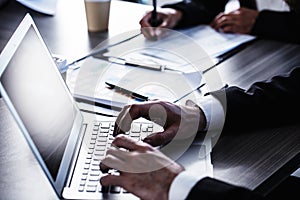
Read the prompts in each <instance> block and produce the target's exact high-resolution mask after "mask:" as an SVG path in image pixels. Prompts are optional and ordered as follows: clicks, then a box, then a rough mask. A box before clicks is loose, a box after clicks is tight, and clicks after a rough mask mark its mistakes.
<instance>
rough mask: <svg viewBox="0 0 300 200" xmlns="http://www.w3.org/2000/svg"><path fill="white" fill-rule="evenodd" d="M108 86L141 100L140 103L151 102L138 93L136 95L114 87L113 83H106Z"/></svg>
mask: <svg viewBox="0 0 300 200" xmlns="http://www.w3.org/2000/svg"><path fill="white" fill-rule="evenodd" d="M105 84H106V85H108V86H109V87H110V88H111V89H115V90H118V91H120V92H123V93H125V94H128V95H130V96H131V97H133V98H135V99H137V100H140V101H149V98H148V97H146V96H143V95H141V94H138V93H135V92H132V91H130V90H127V89H125V88H122V87H120V86H117V85H114V84H112V83H108V82H105Z"/></svg>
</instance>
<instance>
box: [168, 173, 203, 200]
mask: <svg viewBox="0 0 300 200" xmlns="http://www.w3.org/2000/svg"><path fill="white" fill-rule="evenodd" d="M204 177H207V174H202V175H201V174H200V175H199V176H195V174H194V173H193V174H191V173H190V172H189V171H183V172H181V173H180V174H179V175H178V176H176V177H175V179H174V180H173V182H172V184H171V187H170V191H169V200H182V199H186V198H187V196H188V194H189V192H190V190H191V189H192V188H193V187H194V186H195V185H196V183H197V182H198V181H200V180H201V179H202V178H204Z"/></svg>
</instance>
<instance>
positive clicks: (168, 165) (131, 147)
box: [100, 136, 184, 200]
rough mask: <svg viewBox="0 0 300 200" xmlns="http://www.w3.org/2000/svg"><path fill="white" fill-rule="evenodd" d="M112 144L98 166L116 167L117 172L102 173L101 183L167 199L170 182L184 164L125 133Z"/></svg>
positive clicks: (139, 195) (142, 195) (150, 197)
mask: <svg viewBox="0 0 300 200" xmlns="http://www.w3.org/2000/svg"><path fill="white" fill-rule="evenodd" d="M112 146H114V147H116V148H111V149H109V150H108V151H107V154H106V157H105V158H104V159H103V160H102V162H101V163H100V169H101V171H102V172H107V171H108V170H109V169H115V170H118V172H119V173H120V174H119V175H113V174H110V175H107V176H104V177H102V178H101V179H100V183H101V185H103V186H109V185H113V186H121V187H122V188H124V189H126V190H127V191H128V192H130V193H132V194H135V195H136V196H138V197H140V198H141V199H145V200H149V199H162V200H164V199H165V200H167V199H168V194H169V189H170V186H171V183H172V182H173V180H174V178H175V177H176V176H177V175H178V174H179V173H180V172H182V171H183V170H184V169H183V167H181V166H180V165H178V164H177V163H175V162H174V161H172V160H171V159H170V158H168V157H166V156H165V155H164V154H162V153H161V152H160V151H159V150H157V149H155V148H153V147H152V146H150V145H149V144H146V143H144V142H135V141H134V140H133V139H131V138H129V137H126V136H118V137H116V138H115V140H114V141H113V143H112ZM119 148H123V149H125V150H127V151H124V150H120V149H119ZM154 183H155V184H154Z"/></svg>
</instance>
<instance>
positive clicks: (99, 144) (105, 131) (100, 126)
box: [78, 121, 153, 193]
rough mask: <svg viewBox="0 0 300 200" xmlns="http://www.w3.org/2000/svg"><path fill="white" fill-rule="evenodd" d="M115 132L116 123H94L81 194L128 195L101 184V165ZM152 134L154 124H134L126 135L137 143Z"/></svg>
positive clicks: (83, 172)
mask: <svg viewBox="0 0 300 200" xmlns="http://www.w3.org/2000/svg"><path fill="white" fill-rule="evenodd" d="M113 130H114V122H109V121H106V122H99V121H95V122H94V124H93V130H92V133H91V138H90V143H89V144H88V153H87V156H86V159H85V164H84V167H83V169H82V177H81V180H80V183H79V187H78V191H79V192H101V193H127V192H126V191H125V190H124V189H122V188H120V187H117V186H109V187H102V186H101V184H100V182H99V179H100V177H101V176H103V175H104V174H103V173H102V172H101V171H100V169H99V164H100V162H101V160H102V159H103V158H104V157H105V155H106V150H107V149H108V148H109V147H110V146H111V144H112V141H113V140H114V137H113V135H112V134H113ZM152 132H153V123H151V122H149V123H148V122H133V123H132V125H131V129H130V131H129V132H127V133H125V134H126V135H128V136H130V137H131V138H133V139H134V140H136V141H140V140H142V139H143V138H145V137H146V136H147V135H149V134H151V133H152ZM113 173H117V172H113Z"/></svg>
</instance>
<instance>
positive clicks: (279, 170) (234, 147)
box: [0, 0, 300, 199]
mask: <svg viewBox="0 0 300 200" xmlns="http://www.w3.org/2000/svg"><path fill="white" fill-rule="evenodd" d="M126 3H128V2H126ZM128 5H129V7H130V6H132V7H134V8H137V7H138V8H140V7H139V6H137V5H134V4H132V3H128ZM132 7H131V8H132ZM119 9H124V7H121V8H119ZM141 9H143V8H142V7H141ZM145 9H146V8H145ZM135 10H138V9H135ZM27 12H29V13H30V14H31V15H32V16H33V19H34V20H35V22H36V24H37V26H38V29H39V30H40V32H41V35H42V36H43V38H44V40H45V42H46V44H47V45H48V47H49V49H50V51H51V52H53V53H56V54H61V55H64V56H66V57H67V58H68V59H70V60H74V59H77V58H80V57H82V56H84V55H86V54H87V53H88V52H89V51H90V50H91V49H93V48H94V47H95V46H96V45H98V44H99V43H100V42H102V41H104V40H105V39H107V38H108V37H109V36H110V35H112V34H116V33H117V31H122V30H119V28H115V26H116V24H117V22H112V24H113V25H112V27H111V31H109V32H103V33H88V32H87V28H86V21H85V12H84V5H83V1H71V0H61V1H59V4H58V10H57V13H56V15H54V16H47V15H44V14H41V13H38V12H35V11H32V10H30V9H28V8H26V7H24V6H22V5H20V4H19V3H16V2H14V1H11V2H10V3H9V4H7V5H6V6H5V7H3V8H1V10H0V51H1V50H2V49H3V48H4V46H5V44H6V43H7V41H8V40H9V38H10V36H11V35H12V34H13V31H14V30H15V29H16V27H17V26H18V24H19V23H20V21H21V20H22V18H23V17H24V16H25V13H27ZM143 12H144V11H143ZM143 12H140V13H139V15H140V14H142V13H143ZM115 13H120V12H115ZM123 15H125V16H126V13H125V14H123ZM127 21H128V20H127ZM138 26H139V25H138V18H137V19H136V24H135V25H129V26H128V27H133V28H134V27H138ZM297 65H300V46H299V45H296V44H289V43H283V42H278V41H272V40H262V39H259V40H257V41H255V42H254V43H252V44H250V45H248V46H247V47H246V48H244V49H243V50H241V51H240V52H238V53H237V54H235V55H233V56H232V57H230V58H228V59H227V60H225V61H224V62H222V63H221V64H220V65H218V66H217V69H218V72H219V74H220V76H221V77H222V80H223V81H224V82H226V83H227V84H229V85H237V86H240V87H242V88H247V87H249V86H250V85H251V84H252V83H253V82H255V81H259V80H265V79H268V78H271V77H272V76H274V75H278V74H282V73H286V72H288V71H290V70H291V69H292V68H294V67H295V66H297ZM299 128H300V127H298V126H297V125H291V126H287V127H281V128H272V129H264V130H255V131H249V133H246V134H240V135H235V136H229V135H228V136H225V137H221V139H220V140H219V141H218V143H217V145H216V146H215V147H214V149H213V152H212V161H213V165H214V177H215V178H218V179H221V180H224V181H226V182H229V183H232V184H236V185H242V186H245V187H247V188H250V189H254V190H257V191H259V192H262V193H264V194H266V193H267V192H268V191H269V190H270V189H272V188H273V187H274V186H275V185H276V184H278V183H279V182H280V181H282V180H283V179H284V178H285V177H287V176H288V175H289V174H290V173H291V172H292V171H293V170H295V169H296V167H297V166H298V165H299V156H298V154H299V152H300V143H299V141H300V134H298V130H300V129H299ZM241 131H243V130H241ZM0 135H1V140H0V177H1V183H0V196H1V199H55V198H57V197H56V195H55V193H54V191H53V190H52V188H51V186H50V184H49V183H48V182H47V178H46V176H45V175H44V174H43V172H42V169H41V168H40V167H39V165H38V164H37V161H36V159H35V157H34V156H33V154H32V152H31V151H30V149H29V147H28V145H27V143H26V141H25V139H24V138H23V136H22V134H21V132H20V130H19V129H18V127H17V125H16V123H15V122H14V120H13V118H12V116H11V114H10V113H9V111H8V110H7V107H6V106H5V104H4V102H3V100H2V99H0Z"/></svg>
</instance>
